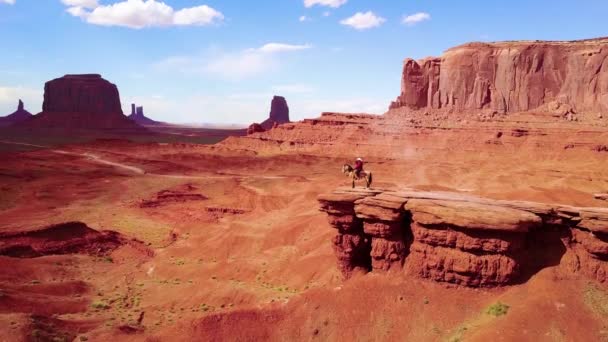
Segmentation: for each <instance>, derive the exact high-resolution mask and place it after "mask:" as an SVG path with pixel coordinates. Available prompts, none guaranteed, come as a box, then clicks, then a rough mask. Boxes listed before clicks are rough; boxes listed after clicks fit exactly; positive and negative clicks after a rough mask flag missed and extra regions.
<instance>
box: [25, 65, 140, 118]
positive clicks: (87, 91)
mask: <svg viewBox="0 0 608 342" xmlns="http://www.w3.org/2000/svg"><path fill="white" fill-rule="evenodd" d="M23 125H24V126H27V127H38V128H56V127H57V128H89V129H111V128H137V127H138V126H137V125H136V124H134V123H133V122H132V121H131V120H129V119H127V117H125V116H124V114H123V112H122V108H121V105H120V96H119V93H118V88H117V87H116V85H114V84H112V83H110V82H108V81H107V80H105V79H103V78H102V77H101V75H97V74H85V75H65V76H63V77H60V78H57V79H54V80H52V81H48V82H46V84H45V85H44V102H43V104H42V112H41V113H39V114H37V115H35V116H34V117H33V118H32V119H31V120H27V121H24V122H23Z"/></svg>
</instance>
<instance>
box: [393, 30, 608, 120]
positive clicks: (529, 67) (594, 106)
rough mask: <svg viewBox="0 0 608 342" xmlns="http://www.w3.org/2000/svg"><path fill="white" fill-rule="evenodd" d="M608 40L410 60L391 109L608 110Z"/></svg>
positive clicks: (523, 44)
mask: <svg viewBox="0 0 608 342" xmlns="http://www.w3.org/2000/svg"><path fill="white" fill-rule="evenodd" d="M607 57H608V39H606V38H601V39H589V40H581V41H570V42H551V41H516V42H498V43H469V44H464V45H461V46H458V47H454V48H451V49H449V50H447V51H446V52H445V53H444V55H443V56H441V57H440V58H425V59H422V60H419V61H415V60H413V59H406V60H405V62H404V65H403V73H402V80H401V94H400V95H399V97H398V98H397V99H396V100H395V101H394V102H393V103H392V104H391V106H390V107H391V108H399V107H407V108H410V109H426V110H432V109H452V110H455V111H457V112H462V111H466V110H469V111H478V110H489V111H492V112H498V113H511V112H523V111H529V110H535V109H541V110H546V111H548V112H558V113H560V114H571V113H577V112H583V111H587V112H592V113H602V112H605V111H606V110H608V59H607Z"/></svg>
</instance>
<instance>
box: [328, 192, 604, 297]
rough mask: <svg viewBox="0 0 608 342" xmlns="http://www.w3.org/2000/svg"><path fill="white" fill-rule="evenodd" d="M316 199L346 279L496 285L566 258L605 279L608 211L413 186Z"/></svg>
mask: <svg viewBox="0 0 608 342" xmlns="http://www.w3.org/2000/svg"><path fill="white" fill-rule="evenodd" d="M319 202H320V204H321V210H322V211H324V212H326V213H327V214H328V221H329V223H330V225H331V226H332V227H334V228H335V229H337V230H338V234H337V235H336V236H335V237H334V238H333V246H334V252H335V254H336V258H337V259H338V268H339V269H340V270H341V272H342V274H343V276H344V277H346V278H348V277H350V276H351V274H352V273H353V272H354V271H356V270H360V271H363V272H367V271H370V270H373V271H389V270H391V271H395V270H397V271H402V270H404V273H405V274H407V275H409V276H414V277H415V276H419V277H422V278H428V279H432V280H435V281H441V282H449V283H457V284H463V285H467V286H498V285H506V284H512V283H516V282H518V281H523V280H525V279H526V277H530V275H531V274H533V273H536V272H538V270H539V269H541V268H543V267H547V266H551V265H555V264H557V263H559V261H560V259H562V262H564V263H565V264H567V266H566V268H567V269H568V270H570V271H571V272H573V273H576V272H582V273H583V274H585V275H587V276H589V277H590V278H592V279H596V280H598V281H599V282H606V281H608V262H607V261H606V258H607V257H608V235H607V233H608V208H598V207H596V208H575V207H571V206H561V205H556V204H553V205H550V204H544V203H536V202H526V201H504V200H490V199H485V198H481V197H477V196H471V195H463V194H459V193H450V192H429V191H417V190H415V189H401V190H384V191H383V190H380V189H373V190H351V189H347V188H345V189H338V190H336V191H334V192H332V193H329V194H325V195H321V196H320V197H319ZM564 254H565V255H564ZM562 255H563V257H562Z"/></svg>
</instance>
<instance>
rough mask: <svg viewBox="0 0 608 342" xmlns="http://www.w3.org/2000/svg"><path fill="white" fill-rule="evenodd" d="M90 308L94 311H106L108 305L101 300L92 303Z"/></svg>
mask: <svg viewBox="0 0 608 342" xmlns="http://www.w3.org/2000/svg"><path fill="white" fill-rule="evenodd" d="M91 307H93V308H94V309H98V310H106V309H109V308H110V305H108V303H106V302H104V301H102V300H96V301H94V302H93V303H91Z"/></svg>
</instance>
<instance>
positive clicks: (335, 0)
mask: <svg viewBox="0 0 608 342" xmlns="http://www.w3.org/2000/svg"><path fill="white" fill-rule="evenodd" d="M347 1H348V0H304V7H306V8H310V7H312V6H314V5H319V6H328V7H333V8H338V7H340V6H342V5H344V4H345V3H346V2H347Z"/></svg>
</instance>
